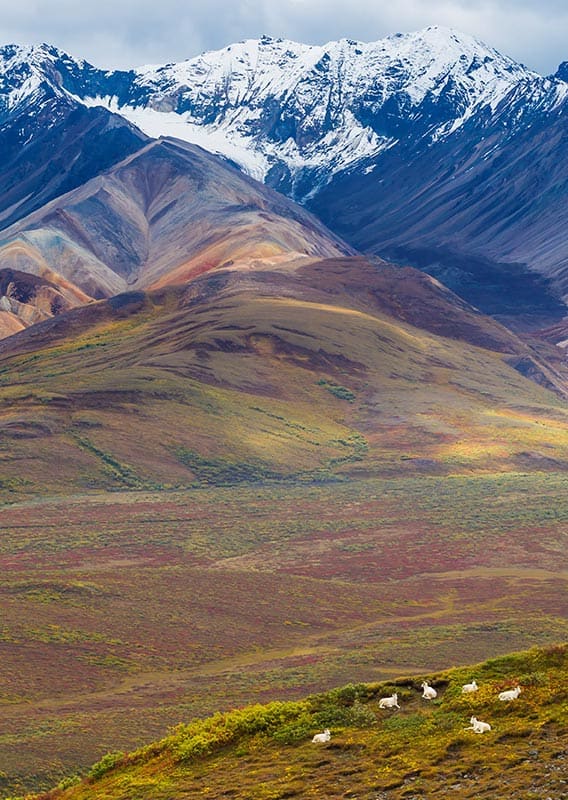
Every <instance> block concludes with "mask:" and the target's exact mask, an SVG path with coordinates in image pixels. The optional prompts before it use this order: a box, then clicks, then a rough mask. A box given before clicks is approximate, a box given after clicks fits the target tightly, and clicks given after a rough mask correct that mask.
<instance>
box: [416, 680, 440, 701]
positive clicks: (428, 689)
mask: <svg viewBox="0 0 568 800" xmlns="http://www.w3.org/2000/svg"><path fill="white" fill-rule="evenodd" d="M420 685H421V686H422V688H423V690H424V691H423V692H422V697H423V698H424V700H433V699H434V698H435V697H438V692H437V691H436V690H435V689H434V687H433V686H428V683H427V682H426V681H423V682H422V683H421V684H420Z"/></svg>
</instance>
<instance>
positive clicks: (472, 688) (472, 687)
mask: <svg viewBox="0 0 568 800" xmlns="http://www.w3.org/2000/svg"><path fill="white" fill-rule="evenodd" d="M478 689H479V686H478V685H477V683H476V682H475V681H472V682H471V683H464V685H463V686H462V694H469V693H470V692H477V690H478Z"/></svg>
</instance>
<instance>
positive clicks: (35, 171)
mask: <svg viewBox="0 0 568 800" xmlns="http://www.w3.org/2000/svg"><path fill="white" fill-rule="evenodd" d="M147 140H148V139H147V137H146V136H145V135H144V134H142V133H141V132H140V131H138V130H136V128H134V127H133V126H132V125H131V124H130V123H128V122H127V121H126V120H124V119H122V118H121V117H119V116H117V115H113V114H110V113H109V112H108V111H106V110H105V109H103V108H85V107H84V106H80V105H78V106H73V105H72V104H71V103H69V102H67V101H66V100H65V99H62V98H59V97H54V96H51V97H50V96H49V95H46V97H45V98H44V100H43V102H42V104H41V106H40V107H39V108H38V107H37V106H35V105H32V104H30V105H29V106H28V107H25V108H22V109H21V110H20V113H19V114H18V115H17V116H15V117H14V118H11V119H9V120H7V121H5V123H4V125H2V127H0V151H1V152H2V156H3V158H2V163H1V164H0V186H1V187H2V192H1V193H0V228H6V227H7V226H8V225H10V224H11V223H12V222H15V221H16V220H17V219H20V218H21V217H23V216H25V215H26V214H29V213H30V212H31V211H34V210H35V209H37V208H41V206H43V205H44V204H45V203H47V202H49V201H50V200H52V199H53V198H54V197H58V196H59V195H62V194H64V193H65V192H68V191H70V190H71V189H74V188H76V187H77V186H80V185H81V184H83V183H85V181H88V180H89V179H90V178H92V177H93V176H94V175H98V174H99V173H100V172H102V171H103V170H105V169H108V167H110V166H112V165H113V164H115V163H117V162H118V161H121V160H122V159H123V158H124V157H125V156H127V155H128V154H129V153H132V152H134V151H135V150H138V149H139V148H140V147H141V146H142V145H143V144H144V143H145V142H146V141H147Z"/></svg>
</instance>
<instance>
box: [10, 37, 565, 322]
mask: <svg viewBox="0 0 568 800" xmlns="http://www.w3.org/2000/svg"><path fill="white" fill-rule="evenodd" d="M1 52H2V53H3V56H2V60H1V62H0V63H1V65H2V68H1V69H0V80H1V81H2V87H3V88H4V92H5V94H4V105H3V106H0V109H2V108H3V111H1V110H0V119H1V118H2V114H4V118H5V125H8V126H10V124H11V123H13V124H12V128H13V132H12V139H11V140H9V141H11V145H10V146H12V147H17V148H20V145H21V139H19V138H18V135H19V134H18V131H19V130H20V129H21V128H22V125H21V120H27V121H26V123H25V125H24V128H25V129H26V130H28V129H29V131H30V133H29V135H30V136H31V137H32V138H31V140H30V143H29V144H26V146H25V147H24V148H23V151H22V152H23V153H24V154H26V153H28V154H29V157H28V156H25V157H26V158H28V161H27V162H26V166H25V167H24V168H25V169H26V170H28V171H29V170H30V167H31V162H32V159H34V158H35V159H36V161H37V159H40V158H41V159H43V161H45V160H46V154H47V161H48V163H49V161H50V159H51V153H52V151H53V147H54V144H53V140H54V139H55V137H56V135H57V134H58V132H59V129H58V130H57V131H56V130H55V128H53V136H51V134H50V133H49V131H50V128H49V125H47V126H45V127H47V131H42V133H41V136H44V137H47V139H46V141H45V142H43V140H41V136H40V139H38V141H37V150H36V151H35V153H36V154H35V156H34V155H33V154H32V150H30V148H32V149H33V146H34V141H35V137H36V133H34V130H35V128H37V126H38V120H41V119H44V118H46V115H47V118H50V117H51V118H52V119H51V122H50V124H51V125H53V124H55V121H56V119H57V118H58V115H59V117H60V121H61V122H63V121H64V120H65V119H67V118H70V116H69V115H75V116H77V117H78V118H79V119H80V120H83V119H86V117H87V115H88V114H91V115H95V117H97V119H99V118H100V119H99V122H98V123H97V124H99V125H102V124H105V125H107V126H108V125H113V126H119V127H120V126H123V127H122V128H120V131H121V132H120V134H119V135H118V136H117V137H115V138H117V142H116V143H115V144H111V143H110V140H109V144H108V145H102V144H101V146H100V150H99V153H100V152H101V150H102V155H103V156H104V158H106V166H107V167H111V166H112V164H113V163H117V162H118V161H120V160H121V158H123V157H124V156H125V155H127V154H128V152H129V151H131V150H132V149H135V148H136V146H139V145H141V144H142V143H143V142H144V141H148V136H152V137H157V136H163V135H166V136H168V135H169V136H173V137H174V138H178V139H179V138H181V139H184V138H185V139H193V140H194V141H195V142H196V143H197V144H198V145H202V146H204V147H206V148H207V149H208V150H210V151H213V152H217V153H220V154H222V155H223V157H224V158H225V159H227V160H229V161H230V162H232V163H233V164H236V165H239V166H240V168H241V169H244V171H245V172H247V173H248V174H251V175H253V176H254V177H256V178H261V179H262V180H264V182H265V183H266V184H268V185H270V186H272V187H275V188H277V189H278V190H279V191H281V192H282V193H284V194H287V195H288V196H290V197H292V198H294V199H297V200H301V201H302V202H303V203H304V204H305V205H306V206H307V207H308V208H310V209H311V210H312V211H314V212H315V213H317V215H318V216H319V217H320V218H321V219H322V220H324V222H326V223H327V225H328V227H331V228H332V229H333V230H334V232H335V233H337V234H338V235H340V236H342V237H343V238H344V239H346V240H347V241H348V242H349V244H350V245H351V246H352V247H353V248H355V249H356V250H359V251H361V250H362V251H364V252H369V253H373V254H376V255H379V256H381V257H383V258H386V259H387V260H395V261H396V260H398V261H401V262H402V263H407V264H410V265H413V266H417V267H419V268H421V269H424V270H426V271H430V272H431V273H432V274H433V275H435V276H437V277H439V278H440V279H441V280H442V281H443V282H447V283H448V285H449V286H450V288H452V289H453V290H454V291H456V292H457V293H458V294H462V295H463V296H464V297H465V298H466V299H467V300H468V301H469V302H472V303H473V304H474V305H478V306H479V307H480V308H481V309H482V310H484V311H486V312H488V313H495V314H497V315H498V316H499V318H500V319H502V320H503V321H505V322H507V324H510V325H512V326H513V327H515V328H516V329H517V330H523V329H533V330H534V329H538V328H552V327H554V326H555V325H556V324H557V323H559V321H560V320H561V319H562V317H563V316H564V315H565V314H566V302H567V298H568V288H567V287H568V277H567V276H568V272H567V269H568V247H567V245H566V242H565V240H564V237H563V236H562V231H563V230H565V229H566V226H567V225H568V217H567V215H568V211H566V204H565V203H562V202H561V201H562V198H563V197H564V196H565V194H566V192H567V191H568V175H567V174H566V169H565V164H566V163H568V158H567V157H566V152H567V149H568V139H567V137H566V131H565V110H566V107H567V103H568V83H567V82H566V81H565V80H564V77H565V67H564V66H563V65H561V66H560V67H559V70H558V71H557V73H556V75H554V76H548V77H542V76H539V75H537V74H536V73H534V72H531V71H530V70H527V69H526V68H525V67H523V66H522V65H520V64H517V63H516V62H514V61H513V60H512V59H509V58H507V57H506V56H502V55H501V54H499V53H498V52H497V51H495V50H493V49H492V48H490V47H488V46H486V45H484V44H483V43H480V42H479V41H478V40H476V39H474V38H473V37H470V36H467V35H465V34H460V33H458V32H456V31H452V30H450V29H443V28H439V27H436V26H433V27H430V28H427V29H424V30H423V31H419V32H417V33H413V34H397V35H393V36H391V37H387V38H385V39H383V40H380V41H378V42H374V43H370V44H362V43H359V42H355V41H352V40H347V39H345V40H340V41H339V42H335V43H328V45H322V46H310V45H300V44H297V43H294V42H289V41H287V40H284V39H272V38H270V37H264V38H262V39H259V40H247V41H245V42H241V43H237V44H233V45H229V46H228V47H226V48H224V49H223V50H220V51H215V52H211V53H205V54H202V55H201V56H198V57H196V58H193V59H188V60H186V61H184V62H180V63H178V64H166V65H162V66H158V67H156V66H151V67H140V68H137V69H134V70H131V71H105V70H100V69H97V68H95V67H92V66H91V65H89V64H87V63H86V62H84V61H82V60H75V59H72V58H70V57H69V56H67V55H66V54H64V53H63V52H62V51H59V50H57V49H56V48H51V47H49V46H42V47H39V48H36V49H35V50H34V49H33V48H32V50H31V51H30V50H29V49H28V50H26V49H25V48H17V47H5V48H3V49H2V51H1ZM30 53H31V55H30ZM26 59H27V60H29V61H30V64H28V63H27V61H26ZM10 87H11V89H10ZM38 93H39V94H38ZM10 98H11V99H10ZM32 100H33V102H32ZM111 113H112V115H113V116H108V115H109V114H111ZM42 114H43V116H42ZM6 115H7V116H6ZM14 115H15V116H14ZM26 115H28V116H26ZM29 115H31V116H29ZM34 115H36V116H37V115H39V116H37V120H35V121H34ZM105 115H107V116H105ZM110 120H112V123H111V122H110ZM128 120H129V122H128ZM48 122H49V119H48ZM84 124H85V123H84V122H80V124H79V126H78V128H77V130H76V132H75V133H74V136H73V138H74V139H75V140H78V139H80V136H81V135H82V130H83V126H84ZM129 125H130V126H131V127H130V128H128V127H124V126H129ZM133 125H137V126H139V127H140V128H142V129H143V130H145V131H146V133H145V134H141V133H140V132H139V131H137V129H136V128H135V127H132V126H133ZM26 126H27V127H26ZM34 126H35V128H34ZM2 133H3V129H2V128H0V139H1V138H2ZM50 136H51V138H50ZM118 140H120V141H118ZM89 141H94V138H92V139H91V140H89ZM0 143H1V142H0ZM89 149H90V148H89V147H86V148H84V151H85V152H86V153H88V152H89ZM76 155H77V154H76V153H75V154H74V155H73V154H71V158H69V157H66V158H65V161H67V162H70V163H71V164H73V165H75V164H77V167H73V169H76V172H75V173H73V174H72V175H71V176H70V179H69V180H66V183H65V182H64V184H63V185H58V184H57V182H56V183H55V184H54V185H52V186H50V191H49V192H47V193H46V192H45V191H43V194H40V195H37V197H36V189H37V187H38V186H39V184H38V182H37V181H35V180H34V183H33V185H27V186H24V187H21V188H20V187H19V186H18V182H17V181H15V180H14V177H13V176H14V175H17V174H18V173H17V170H20V171H21V169H22V166H21V165H20V164H19V162H18V164H15V166H14V170H13V173H8V184H9V185H10V182H11V183H12V184H14V188H13V189H12V190H11V191H13V192H15V194H14V195H13V196H11V195H10V194H9V193H8V195H4V201H5V203H6V204H7V206H8V207H7V209H6V210H5V211H4V213H3V214H2V209H1V207H0V225H3V226H4V227H6V225H8V224H10V223H12V224H13V223H15V222H17V220H18V219H19V218H21V217H22V216H24V215H25V214H27V213H29V212H30V211H32V210H34V209H35V208H38V207H40V206H41V205H42V203H43V202H45V200H48V199H52V198H53V197H54V196H57V194H58V193H59V194H60V193H61V192H62V191H63V190H67V189H69V188H74V186H78V185H80V184H81V183H82V182H84V180H85V179H88V178H91V177H93V176H94V175H95V174H97V172H100V169H97V164H95V163H90V164H88V165H86V166H85V168H84V169H83V168H80V164H78V162H76ZM537 155H538V157H536V156H537ZM99 161H100V159H99ZM99 166H103V167H104V166H105V164H104V163H101V164H100V165H99ZM73 169H72V172H73ZM10 175H12V177H10ZM70 184H71V185H70ZM512 187H513V188H514V190H511V189H512ZM24 189H25V192H24ZM18 192H20V195H18ZM22 194H23V198H22V197H21V195H22ZM19 197H20V199H18V198H19ZM30 197H32V198H34V199H33V200H31V201H30V199H29V198H30ZM30 203H31V205H30ZM531 296H532V297H534V298H535V306H536V308H537V311H536V313H533V314H532V316H531V313H530V307H529V306H530V303H529V306H527V303H526V299H527V298H528V299H529V301H530V298H531Z"/></svg>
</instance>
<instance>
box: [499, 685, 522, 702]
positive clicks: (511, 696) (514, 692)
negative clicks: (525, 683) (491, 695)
mask: <svg viewBox="0 0 568 800" xmlns="http://www.w3.org/2000/svg"><path fill="white" fill-rule="evenodd" d="M520 693H521V687H520V686H515V688H514V689H509V690H508V691H506V692H501V693H500V695H499V700H505V701H508V700H516V699H517V697H518V696H519V695H520Z"/></svg>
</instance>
